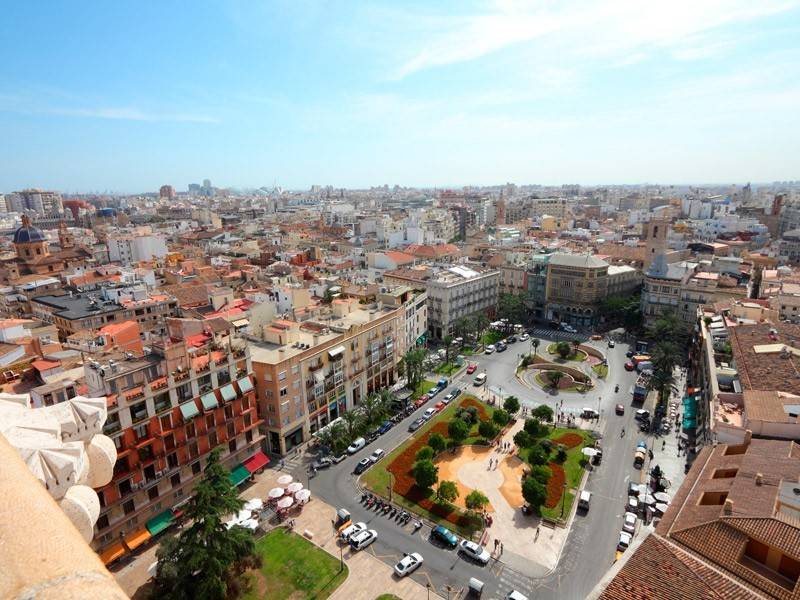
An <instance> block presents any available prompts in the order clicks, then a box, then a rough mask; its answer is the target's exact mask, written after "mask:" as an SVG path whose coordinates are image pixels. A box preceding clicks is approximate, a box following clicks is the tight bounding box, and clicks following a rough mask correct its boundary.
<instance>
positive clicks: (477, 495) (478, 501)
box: [464, 490, 489, 510]
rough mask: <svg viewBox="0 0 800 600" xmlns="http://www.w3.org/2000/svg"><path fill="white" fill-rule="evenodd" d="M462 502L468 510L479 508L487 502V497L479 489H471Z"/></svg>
mask: <svg viewBox="0 0 800 600" xmlns="http://www.w3.org/2000/svg"><path fill="white" fill-rule="evenodd" d="M464 504H465V505H466V507H467V508H468V509H469V510H481V509H482V508H483V507H484V506H486V505H487V504H489V498H487V497H486V495H485V494H484V493H483V492H481V491H480V490H472V491H471V492H470V493H469V494H467V497H466V498H464Z"/></svg>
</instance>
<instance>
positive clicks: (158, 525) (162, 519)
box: [145, 510, 175, 535]
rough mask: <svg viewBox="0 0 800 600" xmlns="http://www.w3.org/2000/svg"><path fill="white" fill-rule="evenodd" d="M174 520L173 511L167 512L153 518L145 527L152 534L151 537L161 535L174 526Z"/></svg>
mask: <svg viewBox="0 0 800 600" xmlns="http://www.w3.org/2000/svg"><path fill="white" fill-rule="evenodd" d="M174 520H175V515H173V514H172V511H171V510H165V511H164V512H162V513H159V514H157V515H156V516H155V517H153V518H152V519H150V520H149V521H148V522H147V523H145V527H147V531H149V532H150V535H156V534H157V533H161V532H162V531H164V530H165V529H166V528H167V527H169V526H170V525H172V522H173V521H174Z"/></svg>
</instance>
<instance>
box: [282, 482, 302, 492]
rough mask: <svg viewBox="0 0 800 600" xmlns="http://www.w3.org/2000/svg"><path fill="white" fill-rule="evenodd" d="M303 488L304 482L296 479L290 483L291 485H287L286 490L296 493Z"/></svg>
mask: <svg viewBox="0 0 800 600" xmlns="http://www.w3.org/2000/svg"><path fill="white" fill-rule="evenodd" d="M302 489H303V484H302V483H300V482H299V481H295V482H294V483H290V484H289V485H287V486H286V491H287V492H289V493H290V494H296V493H297V492H299V491H300V490H302Z"/></svg>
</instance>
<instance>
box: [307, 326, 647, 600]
mask: <svg viewBox="0 0 800 600" xmlns="http://www.w3.org/2000/svg"><path fill="white" fill-rule="evenodd" d="M536 333H537V334H539V335H537V337H539V339H541V340H542V342H541V344H540V346H539V352H540V353H543V352H544V351H545V349H546V347H547V345H548V344H549V343H550V342H551V341H552V340H553V339H554V334H555V333H556V332H553V331H549V330H545V331H542V332H540V331H537V332H536ZM542 333H546V334H547V335H548V336H549V337H548V338H545V337H543V335H541V334H542ZM562 335H564V334H562ZM568 335H569V334H567V336H568ZM565 337H566V336H565ZM560 339H564V337H562V338H560ZM591 343H593V344H594V345H596V347H598V348H599V349H601V350H602V351H603V352H606V353H607V356H608V362H609V366H610V369H609V376H608V379H607V380H606V381H603V380H598V383H597V386H596V388H595V389H593V390H591V391H589V392H588V393H586V394H580V393H574V392H572V393H564V392H561V393H557V394H551V393H549V392H545V391H544V390H542V389H539V388H535V389H531V388H530V387H527V386H526V385H524V384H522V383H521V382H519V381H518V380H517V379H516V377H515V368H516V365H517V362H518V359H519V355H520V354H526V353H527V352H529V351H530V343H529V341H526V342H517V343H515V344H510V345H509V346H508V349H507V350H506V351H505V352H501V353H497V352H495V353H494V354H491V355H479V356H474V357H469V358H470V361H471V362H476V363H477V364H478V370H477V372H478V373H480V372H486V374H487V379H488V382H487V385H488V389H489V391H491V392H493V393H495V394H497V395H498V396H502V397H506V396H508V395H512V394H513V395H515V396H517V397H518V398H519V399H520V401H521V403H522V404H523V406H528V407H534V406H537V405H539V404H547V405H549V406H550V407H553V408H555V406H556V405H558V406H560V407H562V410H564V411H566V412H572V413H573V414H575V415H577V414H579V413H580V411H581V408H582V407H590V408H594V409H598V408H599V409H600V411H601V418H600V420H599V422H595V423H593V424H592V425H593V427H592V428H594V429H597V430H598V431H599V432H600V433H601V435H602V438H603V439H602V447H603V461H602V464H601V465H600V466H598V467H595V469H594V470H593V471H592V472H591V473H590V475H589V479H588V482H587V484H586V489H588V490H589V491H591V492H592V503H591V508H590V510H589V511H588V513H586V514H585V515H583V514H581V513H578V514H577V515H576V517H575V519H574V521H573V525H572V528H571V531H570V534H569V537H568V539H567V542H566V545H565V547H564V550H563V552H562V556H561V558H560V561H559V563H558V566H557V567H556V569H555V570H554V571H553V572H551V573H549V574H547V575H544V576H541V572H540V571H537V570H535V569H531V570H530V572H528V573H526V572H524V571H522V572H520V570H515V569H512V568H510V567H509V566H507V565H504V564H503V563H502V562H496V561H495V560H494V559H492V560H491V561H490V563H489V565H487V566H481V565H477V564H475V563H473V562H469V561H468V560H466V559H464V558H461V557H459V555H458V554H457V552H456V551H451V550H446V549H443V548H441V547H440V546H437V545H435V544H434V543H433V542H431V541H430V540H429V539H428V538H429V534H430V527H429V526H427V525H426V526H424V527H423V528H422V529H421V530H420V531H418V532H417V533H412V527H411V523H413V520H412V522H411V523H409V525H406V526H405V527H401V526H399V525H398V524H396V523H395V522H394V521H392V520H390V519H388V518H386V517H384V516H382V515H378V514H376V513H375V512H374V511H370V510H368V509H366V508H364V507H363V505H362V504H361V493H360V491H359V490H358V488H357V482H356V477H355V476H354V475H353V474H352V473H353V469H354V467H355V465H356V463H357V462H358V461H359V460H360V459H361V458H363V457H364V456H368V455H369V453H371V452H372V451H373V450H374V449H376V448H382V449H384V450H385V451H386V453H387V454H388V453H389V452H390V451H391V450H392V449H393V448H395V447H396V446H397V445H399V444H400V443H402V442H403V441H404V440H405V439H407V438H408V437H409V436H410V435H411V434H409V433H408V431H407V427H408V424H409V423H411V421H413V420H414V419H415V418H417V417H418V416H420V415H421V413H422V412H423V411H424V410H425V408H427V407H428V406H429V405H432V404H433V403H432V402H430V403H428V405H424V406H422V407H420V408H419V409H418V410H417V411H416V412H415V413H414V415H412V416H411V417H409V418H407V419H406V420H404V421H402V422H401V423H400V424H399V425H396V426H395V427H393V428H392V429H391V430H389V431H388V432H387V433H386V434H384V435H382V436H381V437H380V438H378V439H377V440H375V441H374V442H372V443H371V444H369V445H368V446H367V447H366V448H365V449H363V450H361V451H360V452H358V453H357V454H356V455H355V456H350V457H348V458H347V459H345V460H344V461H343V462H342V463H340V464H338V465H334V466H333V467H331V468H330V469H326V470H322V471H319V472H318V474H317V475H316V476H315V477H314V478H312V479H311V480H310V481H308V484H309V487H310V489H311V491H312V493H314V494H317V495H318V496H320V497H321V498H322V499H324V500H325V501H326V502H328V503H329V504H331V505H333V506H336V507H344V508H347V509H348V510H349V511H350V512H351V514H352V518H353V520H354V521H356V522H357V521H363V522H365V523H367V525H368V527H369V528H370V529H375V530H376V531H377V532H378V539H377V541H376V542H375V543H374V544H372V545H371V546H370V547H369V548H367V549H366V550H364V551H366V552H372V553H373V554H375V555H376V556H377V557H378V558H380V559H381V560H383V561H384V562H386V563H388V564H394V563H395V562H397V561H398V560H399V559H400V558H401V557H402V555H403V553H404V552H419V553H420V554H422V556H423V557H424V563H423V565H422V567H421V568H420V569H418V570H417V572H416V573H414V574H413V575H412V577H414V578H415V579H416V580H417V581H419V582H420V583H422V584H423V585H425V584H428V583H429V584H430V585H431V586H432V589H435V590H437V591H438V593H440V594H441V595H442V596H444V597H447V596H448V594H447V586H448V585H450V586H451V587H452V589H453V590H457V589H460V588H464V587H465V586H466V584H467V582H468V580H469V578H470V577H477V578H478V579H480V580H482V581H484V582H485V584H486V588H485V592H484V595H483V598H486V599H493V598H502V597H503V596H504V595H505V594H506V593H507V592H508V591H509V590H510V589H512V588H513V589H517V590H518V591H520V592H522V593H525V594H526V595H528V597H529V598H559V599H572V598H575V599H580V598H585V597H586V595H587V594H588V593H589V592H590V591H591V589H592V588H593V587H594V586H595V585H596V583H597V582H598V581H599V580H600V579H601V577H602V576H603V575H604V574H605V572H606V571H607V570H608V569H609V567H610V566H611V565H612V564H613V561H614V558H615V547H616V542H617V538H618V535H619V532H620V529H621V521H622V515H623V513H624V505H625V499H626V498H627V484H628V481H629V480H630V479H631V478H635V480H636V481H639V479H640V476H641V472H640V471H639V470H636V469H634V467H633V450H634V448H635V445H636V440H637V435H636V434H635V432H638V429H637V427H636V424H635V421H634V411H635V409H636V408H639V406H633V404H632V394H631V393H630V389H631V387H632V385H633V382H634V381H635V379H636V374H635V373H629V372H627V371H625V370H624V368H623V365H624V363H625V362H626V360H627V359H626V357H625V353H626V351H627V350H628V346H627V345H626V344H622V343H618V344H617V346H616V348H613V349H610V348H607V346H606V343H605V342H604V341H598V342H591ZM454 385H458V386H459V387H462V388H465V389H466V390H467V391H469V390H470V389H472V376H466V375H463V371H462V375H461V376H460V377H457V379H456V380H455V381H454ZM615 385H619V392H618V393H615V392H614V386H615ZM562 400H563V405H562V404H561V402H562ZM617 403H621V404H623V405H624V406H625V414H624V415H622V416H618V415H616V414H615V410H614V407H615V404H617ZM623 427H624V428H625V430H626V432H627V435H625V436H624V437H622V436H621V431H622V428H623ZM295 475H296V476H297V477H298V479H299V480H301V481H304V482H305V481H307V475H306V473H305V467H304V466H303V465H297V467H296V472H295ZM533 575H539V576H533Z"/></svg>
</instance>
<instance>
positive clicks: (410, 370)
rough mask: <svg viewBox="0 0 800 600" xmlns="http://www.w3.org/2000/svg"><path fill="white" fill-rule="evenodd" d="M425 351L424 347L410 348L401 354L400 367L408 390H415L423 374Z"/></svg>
mask: <svg viewBox="0 0 800 600" xmlns="http://www.w3.org/2000/svg"><path fill="white" fill-rule="evenodd" d="M426 357H427V353H426V352H425V349H424V348H412V349H411V350H409V351H408V352H406V353H405V354H404V355H403V358H402V360H401V363H402V365H401V368H402V372H403V375H405V377H406V382H407V385H408V388H409V389H410V390H412V391H413V390H416V389H417V388H418V387H419V384H420V383H421V382H422V378H423V376H424V374H425V367H424V365H425V358H426Z"/></svg>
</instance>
